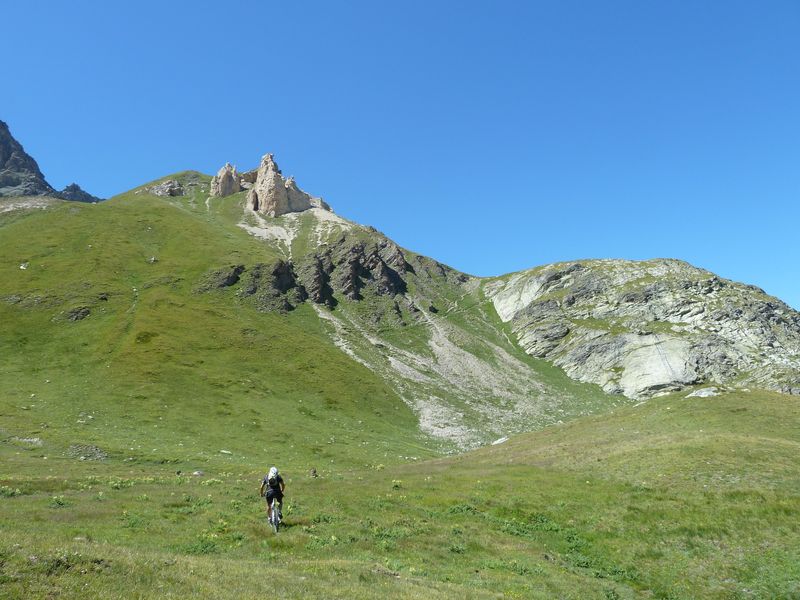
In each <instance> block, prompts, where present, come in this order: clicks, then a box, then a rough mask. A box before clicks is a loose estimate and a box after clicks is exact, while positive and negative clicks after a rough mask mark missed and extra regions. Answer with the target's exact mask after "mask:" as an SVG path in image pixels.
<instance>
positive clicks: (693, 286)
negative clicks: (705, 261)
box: [485, 260, 800, 398]
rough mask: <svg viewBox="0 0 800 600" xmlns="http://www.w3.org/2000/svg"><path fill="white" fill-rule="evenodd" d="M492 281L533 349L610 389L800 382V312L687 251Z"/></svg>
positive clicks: (632, 391) (501, 309) (788, 386)
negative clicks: (694, 262) (686, 258)
mask: <svg viewBox="0 0 800 600" xmlns="http://www.w3.org/2000/svg"><path fill="white" fill-rule="evenodd" d="M485 289H486V293H487V295H489V296H490V297H491V299H492V302H493V303H494V306H495V309H496V310H497V313H498V314H499V315H500V318H501V319H502V320H503V321H505V322H510V323H511V324H512V327H513V330H514V331H515V333H516V334H517V336H518V340H519V344H520V345H521V346H522V347H523V349H525V351H526V352H527V353H528V354H531V355H532V356H536V357H539V358H546V359H548V360H551V361H553V362H554V363H555V364H556V365H558V366H560V367H562V368H563V369H564V370H565V371H566V373H567V374H568V375H569V376H570V377H573V378H574V379H578V380H581V381H587V382H592V383H597V384H599V385H601V386H602V387H603V389H604V390H606V391H608V392H612V393H622V394H624V395H626V396H628V397H631V398H641V397H648V396H651V395H653V394H656V393H658V392H661V391H670V390H677V389H681V388H683V387H685V386H687V385H690V384H696V383H704V382H712V383H716V384H729V383H738V384H742V385H759V386H763V387H768V388H772V389H778V390H780V391H785V392H791V391H792V389H793V388H794V387H795V386H797V385H798V384H797V379H798V377H797V372H798V369H800V314H799V313H797V312H796V311H794V310H792V309H791V308H789V307H788V306H786V305H785V304H784V303H782V302H781V301H780V300H777V299H776V298H773V297H771V296H768V295H766V294H765V293H764V292H763V291H762V290H759V289H758V288H755V287H753V286H746V285H742V284H738V283H734V282H731V281H727V280H724V279H720V278H719V277H716V276H714V275H713V274H712V273H709V272H707V271H703V270H701V269H697V268H695V267H692V266H691V265H689V264H687V263H684V262H681V261H677V260H654V261H647V262H632V261H621V260H602V261H586V262H584V263H575V264H557V265H550V266H546V267H542V268H538V269H533V270H531V271H526V272H523V273H520V274H517V275H514V276H512V277H511V278H509V279H508V280H506V281H503V280H498V281H494V282H491V283H489V284H487V285H486V288H485Z"/></svg>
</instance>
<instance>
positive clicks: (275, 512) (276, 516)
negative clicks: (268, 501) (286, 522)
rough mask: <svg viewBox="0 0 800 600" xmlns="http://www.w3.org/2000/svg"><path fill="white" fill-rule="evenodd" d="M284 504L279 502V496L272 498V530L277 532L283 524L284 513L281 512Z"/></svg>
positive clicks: (270, 521)
mask: <svg viewBox="0 0 800 600" xmlns="http://www.w3.org/2000/svg"><path fill="white" fill-rule="evenodd" d="M281 508H282V505H281V503H280V502H278V499H277V498H273V499H272V516H271V517H270V519H269V524H270V525H272V530H273V531H274V532H275V533H278V529H279V528H280V526H281V520H282V519H283V515H282V514H281Z"/></svg>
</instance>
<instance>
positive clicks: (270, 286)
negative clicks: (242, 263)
mask: <svg viewBox="0 0 800 600" xmlns="http://www.w3.org/2000/svg"><path fill="white" fill-rule="evenodd" d="M239 295H240V296H241V297H244V298H247V297H250V296H252V297H253V299H254V300H255V302H256V306H257V307H258V309H259V310H264V311H269V310H277V311H289V310H292V309H294V308H295V307H296V306H297V305H298V304H300V303H301V302H303V301H305V300H306V298H308V294H307V293H306V290H305V288H304V287H303V286H302V284H301V283H299V282H298V280H297V275H296V274H295V272H294V265H292V263H290V262H288V261H284V260H279V261H278V262H277V263H275V264H272V265H265V264H258V265H255V266H254V267H252V268H251V269H249V270H248V271H247V273H246V276H245V281H244V285H243V287H242V289H241V290H239Z"/></svg>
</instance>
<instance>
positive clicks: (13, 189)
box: [0, 121, 101, 202]
mask: <svg viewBox="0 0 800 600" xmlns="http://www.w3.org/2000/svg"><path fill="white" fill-rule="evenodd" d="M22 196H48V197H53V198H60V199H62V200H71V201H77V202H99V201H100V200H101V199H100V198H97V197H95V196H92V195H91V194H89V193H87V192H85V191H83V190H82V189H81V188H80V186H78V184H76V183H73V184H71V185H68V186H67V187H65V188H64V189H63V190H61V191H60V192H57V191H56V190H54V189H53V187H52V186H51V185H50V184H49V183H47V181H46V180H45V178H44V175H43V174H42V172H41V170H39V165H38V164H37V163H36V161H35V160H34V159H33V158H32V157H31V156H30V155H29V154H28V153H27V152H25V149H24V148H23V147H22V144H20V143H19V142H18V141H17V140H16V139H14V136H12V135H11V131H10V129H9V127H8V125H7V124H6V123H4V122H3V121H0V198H2V197H22Z"/></svg>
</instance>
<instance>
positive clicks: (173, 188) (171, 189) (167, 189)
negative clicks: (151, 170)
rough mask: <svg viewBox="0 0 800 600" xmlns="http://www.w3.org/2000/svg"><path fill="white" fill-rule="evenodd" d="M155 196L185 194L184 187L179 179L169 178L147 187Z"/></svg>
mask: <svg viewBox="0 0 800 600" xmlns="http://www.w3.org/2000/svg"><path fill="white" fill-rule="evenodd" d="M147 191H148V192H150V193H151V194H153V195H154V196H183V194H184V189H183V186H182V185H181V183H180V182H179V181H176V180H175V179H167V180H166V181H162V182H161V183H159V184H157V185H154V186H151V187H149V188H147Z"/></svg>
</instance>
